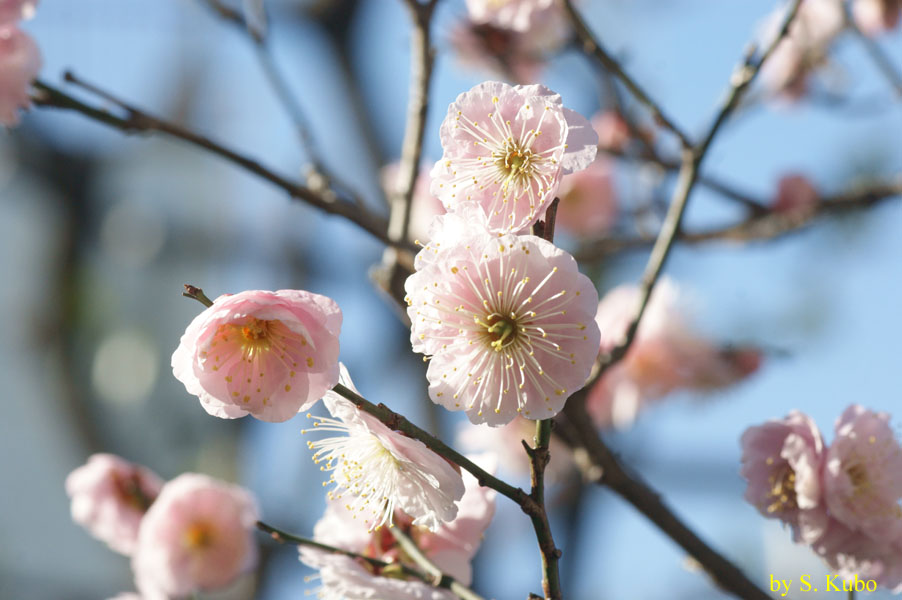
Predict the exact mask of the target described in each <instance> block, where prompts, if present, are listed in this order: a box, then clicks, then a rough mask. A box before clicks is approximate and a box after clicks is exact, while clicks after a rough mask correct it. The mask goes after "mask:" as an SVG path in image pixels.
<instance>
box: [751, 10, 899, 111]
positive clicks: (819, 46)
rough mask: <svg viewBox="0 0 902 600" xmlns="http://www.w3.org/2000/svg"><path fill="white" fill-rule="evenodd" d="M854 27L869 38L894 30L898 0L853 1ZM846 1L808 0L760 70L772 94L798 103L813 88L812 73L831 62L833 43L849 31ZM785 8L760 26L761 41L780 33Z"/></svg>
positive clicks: (897, 15)
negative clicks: (811, 84) (829, 60)
mask: <svg viewBox="0 0 902 600" xmlns="http://www.w3.org/2000/svg"><path fill="white" fill-rule="evenodd" d="M850 4H851V12H852V17H853V19H854V22H855V25H856V26H857V27H858V28H859V29H860V30H861V31H862V32H863V33H864V34H866V35H869V36H876V35H878V34H881V33H883V32H885V31H889V30H891V29H893V28H895V27H896V26H897V25H898V24H899V20H900V15H902V2H900V1H899V0H852V2H851V3H850ZM843 5H844V0H805V1H804V2H803V3H802V4H801V5H800V7H799V11H798V13H797V15H796V17H795V19H794V21H793V23H792V24H791V26H790V29H789V32H788V35H787V36H786V37H785V38H784V39H783V40H782V41H781V42H780V44H779V45H778V46H777V48H776V50H775V51H774V53H773V55H772V56H771V57H770V59H769V60H768V61H767V63H765V65H764V67H763V68H762V70H761V79H762V81H763V82H764V84H765V87H766V88H767V89H768V90H769V92H770V93H772V94H775V95H778V96H780V97H782V98H784V99H787V100H791V101H794V100H799V99H800V98H802V97H803V96H805V95H806V94H807V93H808V91H809V88H810V79H811V75H812V73H814V72H815V71H816V70H818V69H820V68H821V67H823V66H825V65H826V64H827V63H828V57H829V52H830V50H831V48H832V47H833V45H834V42H835V41H836V40H837V38H838V37H839V36H840V34H841V33H842V32H843V31H844V30H845V29H846V12H845V10H846V9H845V7H844V6H843ZM784 15H785V13H784V9H781V10H778V11H776V12H775V13H773V14H772V15H770V16H769V17H768V18H767V19H766V20H765V23H764V24H763V26H762V27H761V38H762V39H763V40H766V41H769V40H772V39H773V37H774V36H775V35H776V34H777V31H778V30H779V27H780V24H781V23H782V21H783V18H784Z"/></svg>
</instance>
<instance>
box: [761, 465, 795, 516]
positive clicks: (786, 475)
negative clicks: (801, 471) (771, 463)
mask: <svg viewBox="0 0 902 600" xmlns="http://www.w3.org/2000/svg"><path fill="white" fill-rule="evenodd" d="M768 481H769V482H770V485H771V488H770V494H769V495H768V499H770V500H771V503H770V504H769V505H768V506H767V512H769V513H775V512H779V511H784V510H792V509H794V508H798V505H797V504H796V473H795V471H793V470H792V469H791V468H790V467H789V466H788V465H787V466H786V467H785V468H784V469H783V470H782V471H781V472H780V473H778V474H774V475H771V476H770V477H769V479H768Z"/></svg>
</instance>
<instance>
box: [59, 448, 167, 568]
mask: <svg viewBox="0 0 902 600" xmlns="http://www.w3.org/2000/svg"><path fill="white" fill-rule="evenodd" d="M162 486H163V481H162V480H161V479H160V478H159V477H157V475H156V474H155V473H153V472H151V471H150V470H149V469H147V468H145V467H142V466H140V465H136V464H133V463H130V462H128V461H126V460H123V459H122V458H119V457H118V456H114V455H112V454H94V455H93V456H91V457H90V458H89V459H88V462H87V463H86V464H84V465H83V466H81V467H79V468H77V469H75V470H74V471H72V472H71V473H70V474H69V476H68V477H67V478H66V493H67V494H68V495H69V497H70V498H71V499H72V519H73V520H74V521H75V522H76V523H78V524H79V525H81V526H82V527H84V528H85V529H87V530H88V531H89V532H90V533H91V535H93V536H94V537H96V538H97V539H99V540H101V541H104V542H106V543H107V545H109V547H110V548H112V549H113V550H115V551H116V552H119V553H121V554H125V555H128V554H131V553H132V551H133V550H134V548H135V544H136V542H137V539H138V528H139V526H140V524H141V520H142V519H143V517H144V514H145V513H146V512H147V509H148V508H149V507H150V505H151V504H152V503H153V501H154V499H155V498H156V497H157V495H158V494H159V493H160V488H161V487H162Z"/></svg>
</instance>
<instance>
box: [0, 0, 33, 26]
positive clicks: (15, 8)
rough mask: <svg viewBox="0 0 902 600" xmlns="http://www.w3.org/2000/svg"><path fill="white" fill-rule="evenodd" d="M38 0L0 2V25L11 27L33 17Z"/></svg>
mask: <svg viewBox="0 0 902 600" xmlns="http://www.w3.org/2000/svg"><path fill="white" fill-rule="evenodd" d="M37 4H38V0H0V25H11V24H14V23H16V22H17V21H19V20H21V19H30V18H31V17H32V16H34V10H35V7H36V6H37Z"/></svg>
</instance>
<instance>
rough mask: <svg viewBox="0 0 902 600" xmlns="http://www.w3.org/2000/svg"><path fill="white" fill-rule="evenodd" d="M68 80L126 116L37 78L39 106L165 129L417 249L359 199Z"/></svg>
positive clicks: (139, 130)
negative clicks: (337, 195)
mask: <svg viewBox="0 0 902 600" xmlns="http://www.w3.org/2000/svg"><path fill="white" fill-rule="evenodd" d="M65 78H66V80H67V81H69V82H71V83H75V84H77V85H79V86H80V87H82V88H84V89H86V90H87V91H89V92H91V93H93V94H95V95H97V96H99V97H101V98H103V99H104V100H106V101H107V102H110V103H112V104H114V105H116V106H117V107H119V108H120V109H121V110H122V111H123V112H124V115H123V116H117V115H114V114H112V113H110V112H108V111H106V110H103V109H99V108H95V107H93V106H90V105H88V104H85V103H84V102H82V101H80V100H78V99H76V98H74V97H72V96H70V95H69V94H67V93H65V92H63V91H62V90H60V89H57V88H55V87H53V86H51V85H49V84H47V83H45V82H43V81H36V82H35V84H34V85H35V88H36V90H37V92H36V94H35V95H34V97H33V98H32V100H33V101H34V103H35V104H36V105H38V106H43V107H47V108H57V109H63V110H70V111H74V112H78V113H80V114H82V115H84V116H86V117H89V118H91V119H94V120H96V121H98V122H100V123H103V124H105V125H107V126H109V127H113V128H114V129H119V130H120V131H122V132H123V133H125V134H146V133H154V132H156V133H163V134H166V135H168V136H171V137H174V138H177V139H180V140H182V141H184V142H187V143H188V144H191V145H192V146H195V147H198V148H201V149H203V150H206V151H208V152H210V153H212V154H214V155H216V156H219V157H220V158H223V159H225V160H227V161H229V162H231V163H233V164H235V165H237V166H239V167H241V168H242V169H244V170H245V171H248V172H250V173H252V174H254V175H256V176H258V177H260V178H262V179H264V180H266V181H268V182H269V183H271V184H273V185H275V186H276V187H278V188H281V189H282V190H283V191H285V192H286V193H287V194H288V195H289V196H290V197H291V198H292V199H295V200H299V201H302V202H305V203H307V204H309V205H311V206H313V207H315V208H318V209H320V210H322V211H324V212H326V213H329V214H332V215H338V216H340V217H344V218H345V219H347V220H349V221H351V222H352V223H354V224H356V225H357V226H359V227H360V228H361V229H363V230H364V231H366V232H367V233H369V234H370V235H372V236H373V237H374V238H376V239H378V240H379V241H381V242H383V243H385V244H387V245H389V246H393V247H397V248H401V249H405V250H411V251H414V250H415V247H414V246H412V245H411V244H409V243H408V242H406V241H405V240H399V241H397V242H395V241H392V240H390V239H389V238H388V236H387V234H386V226H387V224H386V223H385V220H384V219H383V218H382V217H379V216H377V215H374V214H372V213H370V212H367V211H364V210H362V209H361V207H360V206H358V205H357V204H356V203H352V202H345V201H336V200H334V199H333V198H331V197H327V196H324V195H322V194H320V193H319V192H317V191H314V190H312V189H310V188H308V187H305V186H303V185H301V184H300V183H297V182H295V181H292V180H290V179H287V178H285V177H283V176H281V175H278V174H277V173H275V172H274V171H272V170H270V169H269V168H267V167H265V166H263V165H262V164H260V163H259V162H257V161H256V160H253V159H251V158H248V157H247V156H244V155H242V154H240V153H238V152H236V151H235V150H232V149H230V148H228V147H226V146H224V145H222V144H219V143H217V142H214V141H212V140H211V139H209V138H207V137H205V136H203V135H200V134H197V133H194V132H193V131H190V130H188V129H186V128H185V127H183V126H181V125H177V124H175V123H171V122H168V121H164V120H162V119H159V118H157V117H154V116H152V115H150V114H149V113H146V112H144V111H142V110H139V109H138V108H136V107H134V106H132V105H130V104H128V103H126V102H124V101H122V100H120V99H118V98H116V97H115V96H113V95H112V94H109V93H108V92H105V91H103V90H100V89H99V88H97V87H95V86H92V85H90V84H87V83H85V82H84V81H81V80H80V79H78V78H76V77H75V75H73V74H72V73H70V72H67V73H66V76H65Z"/></svg>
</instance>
